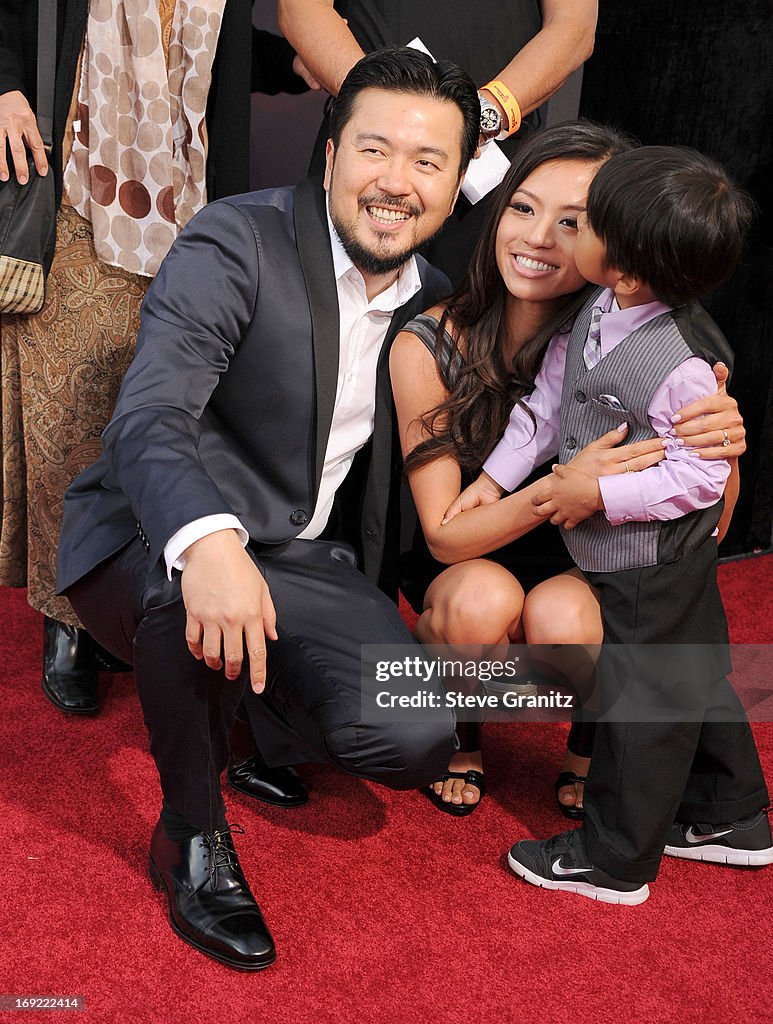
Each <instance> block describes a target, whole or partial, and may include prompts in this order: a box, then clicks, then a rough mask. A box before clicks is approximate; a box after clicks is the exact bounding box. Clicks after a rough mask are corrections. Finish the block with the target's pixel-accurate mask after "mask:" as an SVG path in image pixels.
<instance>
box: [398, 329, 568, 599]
mask: <svg viewBox="0 0 773 1024" xmlns="http://www.w3.org/2000/svg"><path fill="white" fill-rule="evenodd" d="M437 329H438V321H437V320H436V319H435V318H434V317H431V316H428V315H427V314H426V313H422V314H421V315H420V316H417V317H416V318H415V319H414V320H411V322H410V323H409V324H407V325H406V326H405V327H404V328H403V330H405V331H410V332H411V333H412V334H415V335H416V337H417V338H419V340H420V341H421V342H422V343H423V344H424V345H426V347H427V348H428V349H429V351H430V352H432V354H433V355H434V354H435V350H436V346H437V343H438V341H437ZM440 344H441V346H442V349H441V356H440V373H441V377H442V379H443V383H444V384H445V386H446V387H447V388H448V390H449V391H450V390H452V389H453V385H454V381H455V380H456V375H457V374H458V373H459V370H460V368H461V366H462V365H463V359H462V356H461V353H460V352H459V350H458V348H457V347H456V342H455V341H454V339H453V338H452V337H451V335H450V334H449V333H448V332H447V331H444V332H443V337H442V341H441V342H440ZM549 472H550V463H545V464H544V465H542V466H538V467H537V468H536V469H535V470H534V472H533V473H532V474H531V475H530V476H529V477H528V478H527V479H526V480H525V481H524V483H523V486H524V487H525V486H526V485H527V484H530V483H532V482H533V481H534V480H538V479H539V478H540V477H543V476H546V475H547V474H548V473H549ZM475 475H477V474H475ZM472 479H473V475H470V474H463V475H462V487H466V486H467V485H468V484H469V483H471V481H472ZM484 557H485V558H487V559H489V561H492V562H496V563H497V564H498V565H501V566H504V568H505V569H507V571H508V572H510V573H512V575H513V576H515V578H516V579H517V580H518V582H519V583H520V584H521V586H522V587H523V589H524V590H525V591H526V592H527V593H528V591H529V590H531V589H532V588H534V587H536V586H537V584H538V583H542V582H543V581H544V580H546V579H550V577H551V576H557V575H558V574H559V573H562V572H566V571H567V570H568V569H572V568H574V562H573V561H572V559H571V558H570V557H569V554H568V552H567V550H566V548H565V547H564V543H563V541H562V540H561V534H560V532H559V530H558V528H557V527H555V526H553V525H552V524H551V523H549V522H545V523H542V524H541V525H540V526H538V527H537V528H536V529H535V530H532V531H531V532H530V533H527V534H526V535H525V536H523V537H519V538H518V539H517V540H514V541H512V542H511V543H510V544H506V545H504V547H501V548H497V549H496V550H495V551H492V552H491V553H490V554H487V555H485V556H484ZM447 568H448V566H447V565H444V564H443V563H442V562H438V561H437V559H435V558H433V557H432V555H431V554H430V552H429V548H428V547H427V542H426V541H425V540H424V534H423V533H422V529H421V525H420V524H419V523H417V525H416V529H415V531H414V534H413V540H412V543H411V547H410V549H409V550H407V551H404V552H403V553H402V555H401V556H400V589H401V590H402V592H403V594H404V595H405V597H406V599H407V600H408V602H409V604H410V605H411V607H412V608H413V610H414V611H415V612H417V613H418V614H421V612H422V611H423V608H424V595H425V594H426V592H427V588H428V587H429V585H430V583H431V582H432V581H433V580H434V579H435V577H436V576H439V575H440V573H441V572H443V570H444V569H447Z"/></svg>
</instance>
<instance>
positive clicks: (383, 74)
mask: <svg viewBox="0 0 773 1024" xmlns="http://www.w3.org/2000/svg"><path fill="white" fill-rule="evenodd" d="M363 89H386V90H387V91H390V92H402V93H409V94H414V95H416V96H431V97H433V98H435V99H438V100H445V101H447V102H449V103H455V104H456V106H457V107H458V108H459V110H460V112H461V114H462V117H463V119H464V127H463V130H462V138H461V144H462V159H461V162H460V164H459V175H460V176H461V175H462V173H463V172H464V171H465V170H466V169H467V164H468V163H469V162H470V160H472V157H473V155H474V153H475V150H476V148H477V145H478V137H479V135H480V102H479V100H478V93H477V90H476V88H475V85H474V84H473V81H472V79H471V78H470V76H469V75H468V74H467V72H466V71H463V70H462V69H461V68H460V67H459V66H458V65H456V64H452V63H451V61H448V60H439V61H437V62H435V61H433V60H432V58H431V57H428V56H427V54H426V53H422V52H421V51H420V50H414V49H412V48H411V47H408V46H390V47H384V48H383V49H381V50H374V51H373V52H372V53H368V54H366V55H365V56H364V57H362V58H361V60H359V61H357V63H356V64H355V65H354V67H353V68H352V69H351V71H350V72H349V74H348V75H347V76H346V78H345V79H344V81H343V84H342V85H341V88H340V90H339V92H338V96H336V98H335V99H334V100H333V103H332V105H331V108H330V137H331V139H332V140H333V144H334V145H335V146H338V144H339V142H340V139H341V132H342V131H343V129H344V127H345V126H346V124H347V122H348V121H349V120H350V119H351V117H352V114H353V112H354V104H355V101H356V99H357V96H358V95H359V93H360V92H361V91H362V90H363Z"/></svg>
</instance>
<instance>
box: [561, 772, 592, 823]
mask: <svg viewBox="0 0 773 1024" xmlns="http://www.w3.org/2000/svg"><path fill="white" fill-rule="evenodd" d="M587 781H588V776H587V775H578V774H577V772H569V771H567V772H561V773H560V775H559V776H558V778H557V779H556V782H555V786H554V787H553V789H554V792H555V794H556V803H557V804H558V809H559V811H560V812H561V813H562V814H563V816H564V817H565V818H569V819H570V820H571V821H582V819H583V818H584V817H585V810H584V809H583V808H582V807H576V806H575V805H574V804H572V805H571V806H570V805H567V804H562V803H561V801H560V800H559V799H558V791H559V789H563V788H564V786H573V785H574V784H575V782H582V783H586V782H587Z"/></svg>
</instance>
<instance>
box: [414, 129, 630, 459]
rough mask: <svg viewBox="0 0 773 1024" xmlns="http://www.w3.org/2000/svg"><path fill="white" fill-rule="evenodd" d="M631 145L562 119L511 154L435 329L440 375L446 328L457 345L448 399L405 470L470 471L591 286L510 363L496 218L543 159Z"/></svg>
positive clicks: (604, 156)
mask: <svg viewBox="0 0 773 1024" xmlns="http://www.w3.org/2000/svg"><path fill="white" fill-rule="evenodd" d="M632 145H633V141H632V140H631V139H629V138H627V137H625V136H624V135H621V134H620V133H618V132H617V131H615V130H614V129H613V128H608V127H606V126H603V125H597V124H592V123H591V122H589V121H569V122H566V123H565V124H560V125H556V126H555V127H553V128H548V129H546V130H545V131H542V132H539V133H537V134H535V135H533V136H532V137H531V138H530V139H529V140H528V141H527V142H525V143H524V145H523V146H522V147H521V148H520V149H519V150H518V153H517V154H516V156H515V158H514V160H513V163H512V164H511V165H510V170H509V171H508V172H507V174H506V175H505V177H504V179H503V181H502V183H501V185H500V186H499V188H498V189H497V191H496V193H495V194H494V201H493V202H492V204H491V209H490V210H489V213H488V216H487V218H486V221H485V224H484V225H483V230H482V232H481V235H480V238H479V239H478V244H477V245H476V247H475V251H474V253H473V257H472V261H471V263H470V267H469V269H468V271H467V274H466V275H465V277H464V279H463V280H462V282H461V283H460V284H459V286H458V287H457V289H456V290H455V291H454V293H453V294H452V295H451V297H450V299H449V300H448V303H447V305H446V309H445V311H444V313H443V316H442V317H441V320H440V324H439V326H438V335H437V343H436V345H435V356H436V360H437V366H438V373H439V374H440V376H441V378H442V377H443V370H444V365H443V345H442V343H441V340H442V336H443V330H444V328H445V326H446V324H447V323H448V324H450V325H451V326H452V330H453V333H454V335H455V336H456V338H457V339H458V340H460V341H461V342H462V346H461V351H462V356H463V365H462V366H461V368H460V370H459V372H458V373H457V374H456V378H455V380H453V382H452V390H451V393H450V394H449V396H448V398H446V399H445V400H444V401H443V402H441V403H440V405H438V406H436V407H435V408H434V409H432V410H430V412H428V413H426V415H425V416H424V417H423V420H422V422H423V425H424V427H425V428H426V430H427V431H428V433H429V437H427V438H426V439H425V440H424V441H422V442H420V443H419V444H418V445H417V446H416V447H415V448H414V449H413V451H412V452H411V453H410V454H409V455H408V456H407V458H406V460H405V469H406V472H409V471H411V470H413V469H418V467H419V466H423V465H425V464H426V463H428V462H431V461H433V460H434V459H437V458H440V457H441V456H444V455H450V456H452V457H453V458H454V459H456V461H457V462H458V463H459V465H460V466H461V468H462V470H467V471H469V472H475V471H477V470H478V469H479V468H480V466H481V465H482V464H483V462H484V460H485V458H486V456H487V455H488V454H489V452H490V451H491V449H492V448H493V447H494V445H495V444H496V442H497V441H498V439H499V437H500V435H501V434H502V431H503V430H504V428H505V425H506V423H507V418H508V416H509V414H510V410H511V409H512V407H513V405H514V404H515V402H518V401H520V399H521V398H522V397H523V396H524V395H527V394H529V393H530V392H531V391H532V388H533V385H534V378H535V377H536V375H537V373H538V371H539V368H540V365H541V363H542V357H543V355H544V354H545V349H546V348H547V345H548V342H549V341H550V339H551V338H552V337H553V335H554V334H555V333H556V332H557V331H558V330H559V329H560V328H561V327H562V326H563V325H564V324H565V323H567V322H568V321H571V319H572V318H573V316H574V314H575V313H576V312H577V310H578V309H579V308H580V306H581V305H582V304H583V302H584V301H585V299H586V298H587V296H588V294H589V291H590V288H591V286H590V285H586V286H585V287H584V288H581V289H580V291H579V292H573V293H572V294H571V295H567V296H566V301H565V302H564V303H563V305H562V306H561V308H560V309H558V310H557V311H556V313H555V314H554V315H553V316H552V317H551V318H550V319H549V320H548V321H547V322H546V323H545V324H543V325H542V326H541V327H540V328H539V329H538V330H537V332H536V333H535V334H534V335H533V337H531V338H529V339H528V340H527V341H526V342H525V343H524V344H523V345H521V346H520V347H519V348H518V350H517V351H516V353H515V355H514V356H513V357H512V359H509V360H508V359H507V358H506V357H505V355H504V354H503V353H504V352H505V351H506V348H505V342H506V337H505V333H506V329H507V324H506V318H505V310H506V299H507V294H508V293H507V289H506V287H505V284H504V282H503V280H502V276H501V274H500V273H499V268H498V267H497V262H496V252H495V239H496V232H497V227H498V225H499V221H500V218H501V217H502V214H503V213H504V212H505V210H506V208H507V206H508V204H509V203H510V200H511V197H512V195H513V193H514V192H515V191H516V189H517V188H519V186H520V185H521V184H522V183H523V182H524V181H525V180H526V178H527V177H528V176H529V175H530V174H531V173H532V172H533V171H535V170H536V169H537V168H538V167H540V166H541V165H542V164H544V163H547V162H548V161H549V160H587V161H591V162H594V163H602V162H603V161H604V160H608V159H609V158H610V157H611V156H614V155H615V154H616V153H621V152H624V151H625V150H627V149H630V148H631V146H632Z"/></svg>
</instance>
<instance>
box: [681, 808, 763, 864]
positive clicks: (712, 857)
mask: <svg viewBox="0 0 773 1024" xmlns="http://www.w3.org/2000/svg"><path fill="white" fill-rule="evenodd" d="M664 853H666V854H667V855H668V856H669V857H682V858H684V859H686V860H707V861H712V862H713V863H714V864H734V865H736V866H738V867H749V868H753V867H762V866H763V865H765V864H773V838H771V834H770V822H769V821H768V812H767V810H764V811H760V812H759V813H758V814H753V815H752V816H751V817H749V818H744V819H743V820H742V821H731V822H729V823H728V824H726V825H708V824H703V823H694V824H692V825H687V824H678V823H677V824H675V825H672V826H671V831H670V833H669V835H668V839H667V840H666V848H665V850H664Z"/></svg>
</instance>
